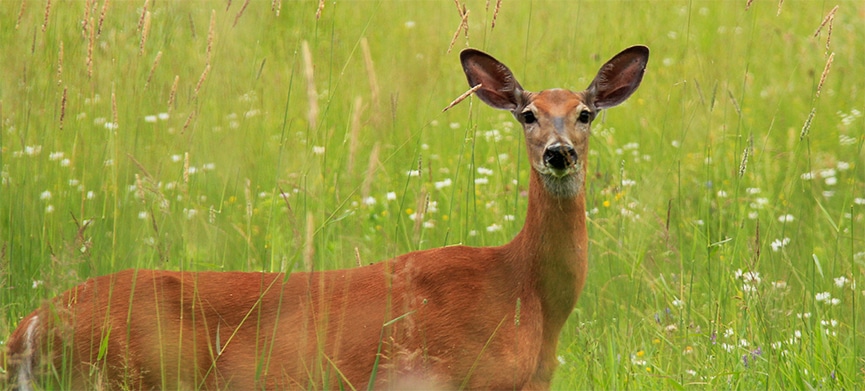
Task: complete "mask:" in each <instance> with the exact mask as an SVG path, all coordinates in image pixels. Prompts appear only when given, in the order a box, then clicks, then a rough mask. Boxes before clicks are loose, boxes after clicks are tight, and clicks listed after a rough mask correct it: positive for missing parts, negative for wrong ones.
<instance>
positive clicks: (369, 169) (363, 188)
mask: <svg viewBox="0 0 865 391" xmlns="http://www.w3.org/2000/svg"><path fill="white" fill-rule="evenodd" d="M379 150H380V146H379V143H375V145H373V146H372V152H370V154H369V162H368V163H367V165H366V173H365V174H364V177H363V183H361V185H360V196H361V199H367V198H368V197H369V192H370V188H371V187H372V181H373V178H374V177H375V175H373V174H375V169H376V167H378V154H379Z"/></svg>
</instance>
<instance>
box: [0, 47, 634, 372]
mask: <svg viewBox="0 0 865 391" xmlns="http://www.w3.org/2000/svg"><path fill="white" fill-rule="evenodd" d="M461 58H462V61H463V68H464V69H465V70H466V74H467V75H468V78H469V83H470V85H472V86H473V87H474V86H477V85H478V84H482V88H480V89H479V90H478V92H477V94H478V96H479V97H480V98H481V99H482V100H484V101H485V102H487V103H489V104H490V105H492V106H493V107H496V108H501V109H508V110H511V111H512V112H514V114H515V115H516V116H517V118H521V117H520V116H521V115H522V113H524V112H525V111H526V110H531V111H532V112H533V113H534V115H535V116H536V117H537V121H536V122H534V123H528V121H526V122H527V123H525V124H524V127H526V128H527V129H530V130H531V131H528V130H527V132H526V143H527V146H528V151H529V152H528V156H529V159H530V162H531V164H532V167H533V169H532V171H531V175H530V183H529V203H528V211H527V217H526V222H525V225H524V227H523V229H522V231H520V233H519V234H518V235H517V236H516V237H515V238H514V239H513V240H512V241H511V242H510V243H508V244H505V245H504V246H500V247H483V248H472V247H465V246H452V247H443V248H436V249H431V250H425V251H416V252H412V253H408V254H405V255H402V256H399V257H397V258H394V259H390V260H386V261H383V262H380V263H376V264H373V265H370V266H365V267H360V268H355V269H347V270H333V271H325V272H316V273H292V274H291V275H288V276H287V275H285V274H278V273H239V272H173V271H157V270H125V271H121V272H118V273H114V274H110V275H106V276H102V277H96V278H92V279H89V280H87V281H85V282H84V283H83V284H81V285H79V286H77V287H75V288H73V289H71V290H69V291H67V292H66V293H64V294H63V295H61V296H59V297H57V298H56V299H54V300H52V301H50V302H48V303H46V304H45V305H43V306H42V307H41V308H39V309H37V310H36V311H34V312H33V313H31V314H30V315H28V316H27V317H25V318H24V320H22V322H21V325H20V326H19V328H18V329H16V330H15V331H14V332H13V333H12V335H11V336H10V337H9V340H8V344H7V346H8V352H9V359H10V361H9V363H8V368H7V371H8V373H9V374H11V375H12V379H10V380H12V381H13V382H14V381H17V380H16V378H15V376H17V374H18V373H19V370H21V369H22V368H25V370H22V371H20V372H21V373H22V375H24V376H28V377H29V376H33V377H35V378H36V379H37V380H39V378H40V376H41V375H46V374H50V373H52V372H51V371H49V370H48V368H49V366H51V365H53V366H54V367H55V368H57V370H58V371H60V372H61V373H67V376H69V378H70V379H71V381H72V386H73V387H74V388H101V387H105V388H130V389H164V388H184V389H188V388H190V389H191V388H206V389H222V388H254V387H255V388H267V389H317V388H330V389H333V388H340V387H345V388H351V387H353V388H365V387H367V385H368V383H370V382H371V381H374V384H373V385H374V386H375V387H376V388H419V389H429V388H436V389H458V388H470V389H548V388H549V386H550V381H551V379H552V376H553V372H554V371H555V369H556V366H557V364H558V360H557V359H556V355H555V354H556V347H557V344H558V338H559V332H560V331H561V328H562V326H563V325H564V323H565V321H566V320H567V318H568V316H569V315H570V313H571V311H572V310H573V308H574V305H575V303H576V301H577V298H578V296H579V293H580V291H581V290H582V288H583V283H584V281H585V277H586V271H587V257H588V251H587V250H588V237H587V232H586V220H585V213H586V206H585V192H584V189H585V170H586V163H587V160H586V157H587V155H588V138H589V137H588V135H589V133H588V132H589V123H581V122H580V121H579V120H578V118H579V115H580V111H581V110H589V111H591V112H592V118H594V115H595V114H596V113H597V111H598V110H600V109H602V108H606V107H612V106H615V105H617V104H619V103H621V101H624V99H626V98H627V97H628V96H630V94H631V93H632V92H633V90H635V89H636V88H637V86H638V85H639V82H640V79H641V78H642V73H643V69H644V68H645V64H646V61H647V60H648V50H647V49H645V48H644V47H633V48H630V49H627V50H626V51H624V52H622V53H621V54H619V55H618V56H617V57H616V58H614V59H613V60H611V61H610V62H609V63H607V64H606V65H605V66H604V68H602V70H601V72H600V73H599V75H598V77H596V78H595V81H594V82H593V83H592V85H591V86H590V87H589V89H587V90H586V91H583V92H578V93H574V92H571V91H566V90H547V91H542V92H540V93H536V94H535V93H529V92H526V91H523V90H522V87H520V86H519V84H518V83H516V80H515V79H513V75H512V74H511V73H510V71H509V70H507V68H506V67H504V65H501V64H500V63H498V62H497V61H496V60H494V59H492V57H489V56H488V55H486V54H483V53H481V52H478V51H474V50H467V51H464V52H463V54H462V56H461ZM617 59H618V60H617ZM623 89H624V90H623ZM521 121H522V120H521ZM589 122H590V121H589ZM553 144H567V145H569V146H572V147H573V151H574V153H575V154H576V157H577V159H576V160H575V161H571V160H570V158H567V159H566V160H565V161H566V162H567V167H565V168H564V169H562V168H559V170H558V171H556V173H555V175H552V176H551V175H550V173H548V172H547V171H550V167H548V166H545V163H544V154H545V153H546V152H547V150H548V148H549V147H550V145H553ZM560 182H561V183H560ZM563 184H564V185H563ZM551 187H560V188H561V189H565V190H557V191H553V190H552V188H551ZM568 189H571V190H573V191H570V190H568ZM33 322H36V323H35V324H34V323H33ZM30 326H32V327H30ZM28 330H30V333H29V334H30V335H29V336H28ZM28 346H29V347H32V348H33V349H28ZM31 364H32V365H33V368H32V373H28V370H27V369H26V366H27V365H31ZM374 368H377V369H376V370H375V371H374ZM373 376H375V378H373ZM49 380H50V377H49ZM12 384H18V383H12ZM349 385H350V386H349ZM22 386H23V387H26V386H27V385H26V384H23V385H22Z"/></svg>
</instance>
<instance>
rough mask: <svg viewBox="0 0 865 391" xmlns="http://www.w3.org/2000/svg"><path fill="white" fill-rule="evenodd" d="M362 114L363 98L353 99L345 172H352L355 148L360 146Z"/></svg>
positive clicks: (355, 154)
mask: <svg viewBox="0 0 865 391" xmlns="http://www.w3.org/2000/svg"><path fill="white" fill-rule="evenodd" d="M362 112H363V98H362V97H360V96H358V97H356V98H354V106H353V108H352V111H351V128H350V129H349V132H348V137H349V139H348V164H347V165H348V167H347V171H348V172H349V173H351V172H352V171H354V158H355V156H357V147H358V146H359V145H360V115H361V113H362Z"/></svg>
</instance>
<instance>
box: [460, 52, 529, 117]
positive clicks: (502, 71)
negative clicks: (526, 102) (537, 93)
mask: <svg viewBox="0 0 865 391" xmlns="http://www.w3.org/2000/svg"><path fill="white" fill-rule="evenodd" d="M460 61H461V62H462V64H463V72H465V74H466V78H467V79H468V81H469V86H470V87H472V88H474V87H475V86H477V85H478V84H480V85H481V88H480V89H478V90H477V91H475V94H477V96H478V97H479V98H481V100H482V101H484V103H486V104H488V105H490V106H492V107H494V108H497V109H502V110H510V111H514V110H515V109H516V108H517V107H519V106H520V103H521V102H522V95H523V88H522V87H521V86H520V83H519V82H517V79H516V78H514V74H513V73H511V70H510V69H508V67H506V66H505V64H502V63H501V62H499V61H498V60H496V59H495V58H493V57H492V56H490V55H489V54H486V53H484V52H482V51H480V50H475V49H466V50H463V51H462V52H461V53H460Z"/></svg>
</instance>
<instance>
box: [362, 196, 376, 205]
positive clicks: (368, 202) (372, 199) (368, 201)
mask: <svg viewBox="0 0 865 391" xmlns="http://www.w3.org/2000/svg"><path fill="white" fill-rule="evenodd" d="M363 204H364V205H367V206H372V205H375V197H372V196H369V197H366V198H364V199H363Z"/></svg>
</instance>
